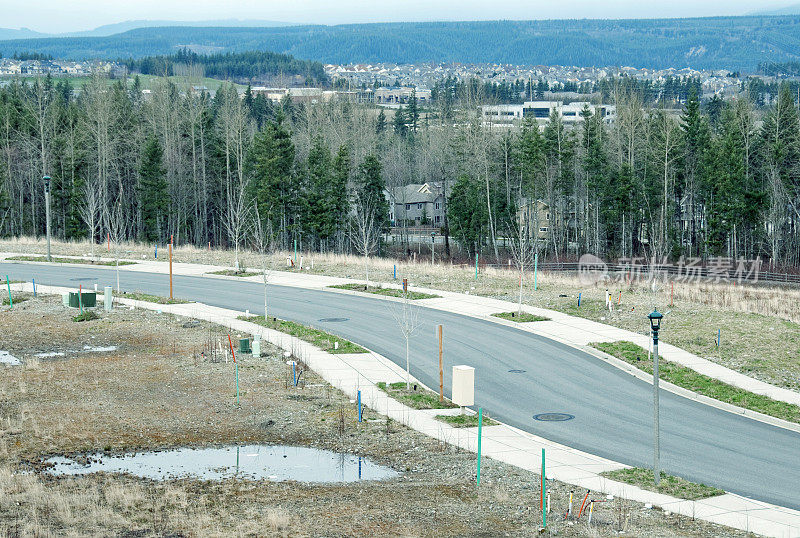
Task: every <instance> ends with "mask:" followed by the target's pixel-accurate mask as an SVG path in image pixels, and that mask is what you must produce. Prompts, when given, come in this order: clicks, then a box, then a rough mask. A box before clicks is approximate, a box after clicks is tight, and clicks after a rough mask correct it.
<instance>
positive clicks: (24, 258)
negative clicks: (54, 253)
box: [6, 256, 136, 267]
mask: <svg viewBox="0 0 800 538" xmlns="http://www.w3.org/2000/svg"><path fill="white" fill-rule="evenodd" d="M6 260H7V261H15V262H46V261H47V256H11V257H9V258H6ZM52 260H53V263H77V264H84V265H107V266H110V267H114V266H116V265H117V262H116V261H113V260H112V261H101V260H87V259H84V258H55V257H54V258H52ZM119 264H120V265H135V264H136V262H131V261H122V260H120V261H119Z"/></svg>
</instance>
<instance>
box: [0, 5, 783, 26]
mask: <svg viewBox="0 0 800 538" xmlns="http://www.w3.org/2000/svg"><path fill="white" fill-rule="evenodd" d="M797 3H798V0H783V1H781V0H656V1H648V0H605V1H601V0H500V1H496V0H495V1H489V0H394V1H391V0H390V1H380V0H72V1H66V0H0V27H3V28H20V27H27V28H31V29H32V30H37V31H40V32H50V33H57V32H70V31H77V30H89V29H92V28H96V27H97V26H101V25H104V24H110V23H115V22H122V21H126V20H138V19H151V20H152V19H156V20H158V19H167V20H192V21H194V20H208V19H232V18H235V19H263V20H274V21H285V22H298V23H317V24H340V23H348V22H381V21H404V20H405V21H429V20H479V19H490V20H491V19H547V18H578V19H583V18H639V17H700V16H708V15H742V14H746V13H750V12H752V11H754V10H760V9H772V8H778V7H783V6H787V5H792V4H797ZM387 6H388V7H387Z"/></svg>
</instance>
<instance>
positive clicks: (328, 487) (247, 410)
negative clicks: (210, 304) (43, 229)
mask: <svg viewBox="0 0 800 538" xmlns="http://www.w3.org/2000/svg"><path fill="white" fill-rule="evenodd" d="M20 295H23V294H20ZM75 314H76V312H75V311H74V309H73V310H70V309H67V308H64V307H62V306H61V305H60V298H54V297H44V298H43V297H39V298H37V299H33V298H30V299H29V300H27V301H24V302H17V303H16V304H15V306H14V308H13V310H10V309H9V308H8V307H7V306H6V307H2V309H0V327H1V328H2V329H1V330H2V333H1V334H2V336H1V337H0V350H4V351H8V352H10V353H11V354H12V355H14V356H16V357H18V358H20V359H21V360H22V362H23V365H22V366H5V367H3V366H0V372H2V375H0V536H5V535H9V536H51V535H59V536H60V535H118V536H209V535H212V536H213V535H219V536H222V535H237V536H263V535H286V536H373V535H388V536H437V537H439V536H531V535H533V534H536V533H537V531H538V529H539V527H540V526H541V512H540V510H539V487H540V486H539V484H540V482H539V477H538V475H534V474H532V473H529V472H525V471H521V470H519V469H517V468H515V467H512V466H509V465H505V464H501V463H497V462H495V461H492V460H488V459H485V460H484V462H483V464H482V468H481V486H480V489H477V488H476V486H475V463H476V461H475V459H476V458H475V455H474V454H471V453H466V452H464V451H459V450H456V449H454V448H453V447H450V446H447V445H443V444H441V443H439V442H438V441H435V440H433V439H430V438H428V437H426V436H424V435H422V434H419V433H417V432H415V431H412V430H409V429H407V428H405V427H403V426H401V425H399V424H397V423H392V422H390V423H388V424H387V421H386V420H385V418H384V417H382V416H381V415H379V414H377V413H375V412H373V411H369V410H368V411H367V414H366V419H367V420H366V421H365V422H363V423H361V424H358V423H357V421H356V412H355V409H354V405H353V404H352V403H351V402H350V401H349V400H348V399H347V398H345V397H344V396H343V395H342V394H341V393H340V392H338V391H337V390H335V389H333V388H331V387H330V386H329V385H327V384H326V383H324V382H323V381H322V380H321V379H320V378H319V377H317V376H315V375H314V374H313V373H312V372H306V373H304V374H303V376H302V378H301V379H304V383H301V386H300V387H298V388H295V387H294V386H292V384H291V383H290V382H289V381H288V380H289V378H290V375H291V374H290V373H289V371H288V369H287V366H286V364H285V361H284V357H283V356H282V353H281V352H280V351H279V350H277V349H276V348H270V349H268V353H267V355H268V356H267V357H265V358H261V359H253V358H252V357H250V356H242V357H240V365H241V368H240V384H241V406H240V407H238V408H237V407H236V402H235V378H234V370H233V363H232V362H227V363H226V362H225V357H224V355H222V356H220V355H218V354H216V353H214V354H212V353H210V352H209V348H210V347H212V344H213V343H214V342H220V341H221V340H222V339H224V341H225V342H226V343H227V332H225V330H224V329H222V328H221V327H219V326H214V325H212V324H209V323H205V322H200V323H198V322H193V321H191V320H187V319H182V318H177V317H175V316H171V315H166V314H158V313H156V312H152V311H143V310H128V309H116V310H114V311H113V312H111V313H106V312H103V311H98V314H99V316H100V318H99V319H97V320H93V321H87V322H81V323H77V322H74V321H72V316H74V315H75ZM232 336H233V337H234V338H236V337H237V336H238V335H236V334H233V335H232ZM85 346H90V347H94V348H104V347H111V346H116V347H117V349H116V350H115V351H99V352H93V351H91V350H85V349H84V347H85ZM45 353H51V354H53V353H64V355H63V356H62V355H51V356H49V357H37V356H36V355H40V354H45ZM254 443H263V444H287V445H301V446H312V447H317V448H324V449H330V450H334V451H339V452H347V453H352V454H357V455H360V456H366V457H368V458H370V459H371V460H373V461H374V462H376V463H379V464H383V465H387V466H389V467H391V468H393V469H395V470H396V471H398V472H400V473H401V476H400V477H399V478H396V479H392V480H388V481H383V482H357V483H351V484H316V485H311V484H303V483H297V482H273V481H269V480H261V481H251V480H244V479H229V480H224V481H221V482H210V481H202V480H194V479H179V480H170V481H164V482H156V481H152V480H146V479H140V478H136V477H133V476H120V475H111V474H106V475H104V474H96V475H88V476H79V477H54V476H51V475H50V474H48V473H46V472H45V469H44V467H45V466H44V465H43V464H42V462H43V460H44V459H46V458H47V457H49V456H53V455H72V456H76V455H80V454H85V453H94V452H106V453H123V452H130V451H142V450H145V449H162V448H168V447H187V446H192V447H202V446H221V445H233V444H254ZM548 487H549V490H550V491H551V493H552V497H551V506H552V511H551V513H550V515H549V518H548V519H549V525H548V529H547V531H545V533H544V534H545V535H548V534H549V535H558V536H620V535H623V536H744V535H745V533H741V532H736V531H732V530H730V529H727V528H724V527H720V526H716V525H711V524H707V523H703V522H699V521H693V520H691V519H690V518H685V517H678V516H675V515H674V514H665V513H664V512H663V511H661V510H658V509H647V508H645V507H644V506H643V505H641V504H638V503H631V502H627V501H621V500H619V499H614V500H613V501H609V502H605V503H602V504H597V505H596V510H595V512H594V515H593V522H592V525H591V526H589V525H588V524H587V522H586V519H587V518H586V517H585V516H584V517H583V518H582V520H580V521H564V519H563V513H564V511H565V509H566V505H567V498H568V496H569V492H570V490H575V491H576V494H577V493H578V492H577V488H574V487H571V486H568V485H565V484H561V483H558V482H555V481H552V482H548ZM580 493H581V494H583V493H584V492H580ZM590 498H594V499H605V497H604V496H603V495H600V494H599V493H596V492H593V493H591V494H590ZM620 531H622V532H620Z"/></svg>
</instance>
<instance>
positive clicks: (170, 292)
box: [169, 235, 174, 299]
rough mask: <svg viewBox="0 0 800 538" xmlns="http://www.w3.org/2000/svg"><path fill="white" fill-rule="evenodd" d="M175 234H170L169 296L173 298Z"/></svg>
mask: <svg viewBox="0 0 800 538" xmlns="http://www.w3.org/2000/svg"><path fill="white" fill-rule="evenodd" d="M173 240H174V236H172V235H171V236H169V298H170V299H172V241H173Z"/></svg>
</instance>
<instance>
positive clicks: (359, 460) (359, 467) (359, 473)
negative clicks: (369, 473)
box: [358, 456, 361, 480]
mask: <svg viewBox="0 0 800 538" xmlns="http://www.w3.org/2000/svg"><path fill="white" fill-rule="evenodd" d="M358 479H359V480H361V456H359V457H358Z"/></svg>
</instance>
